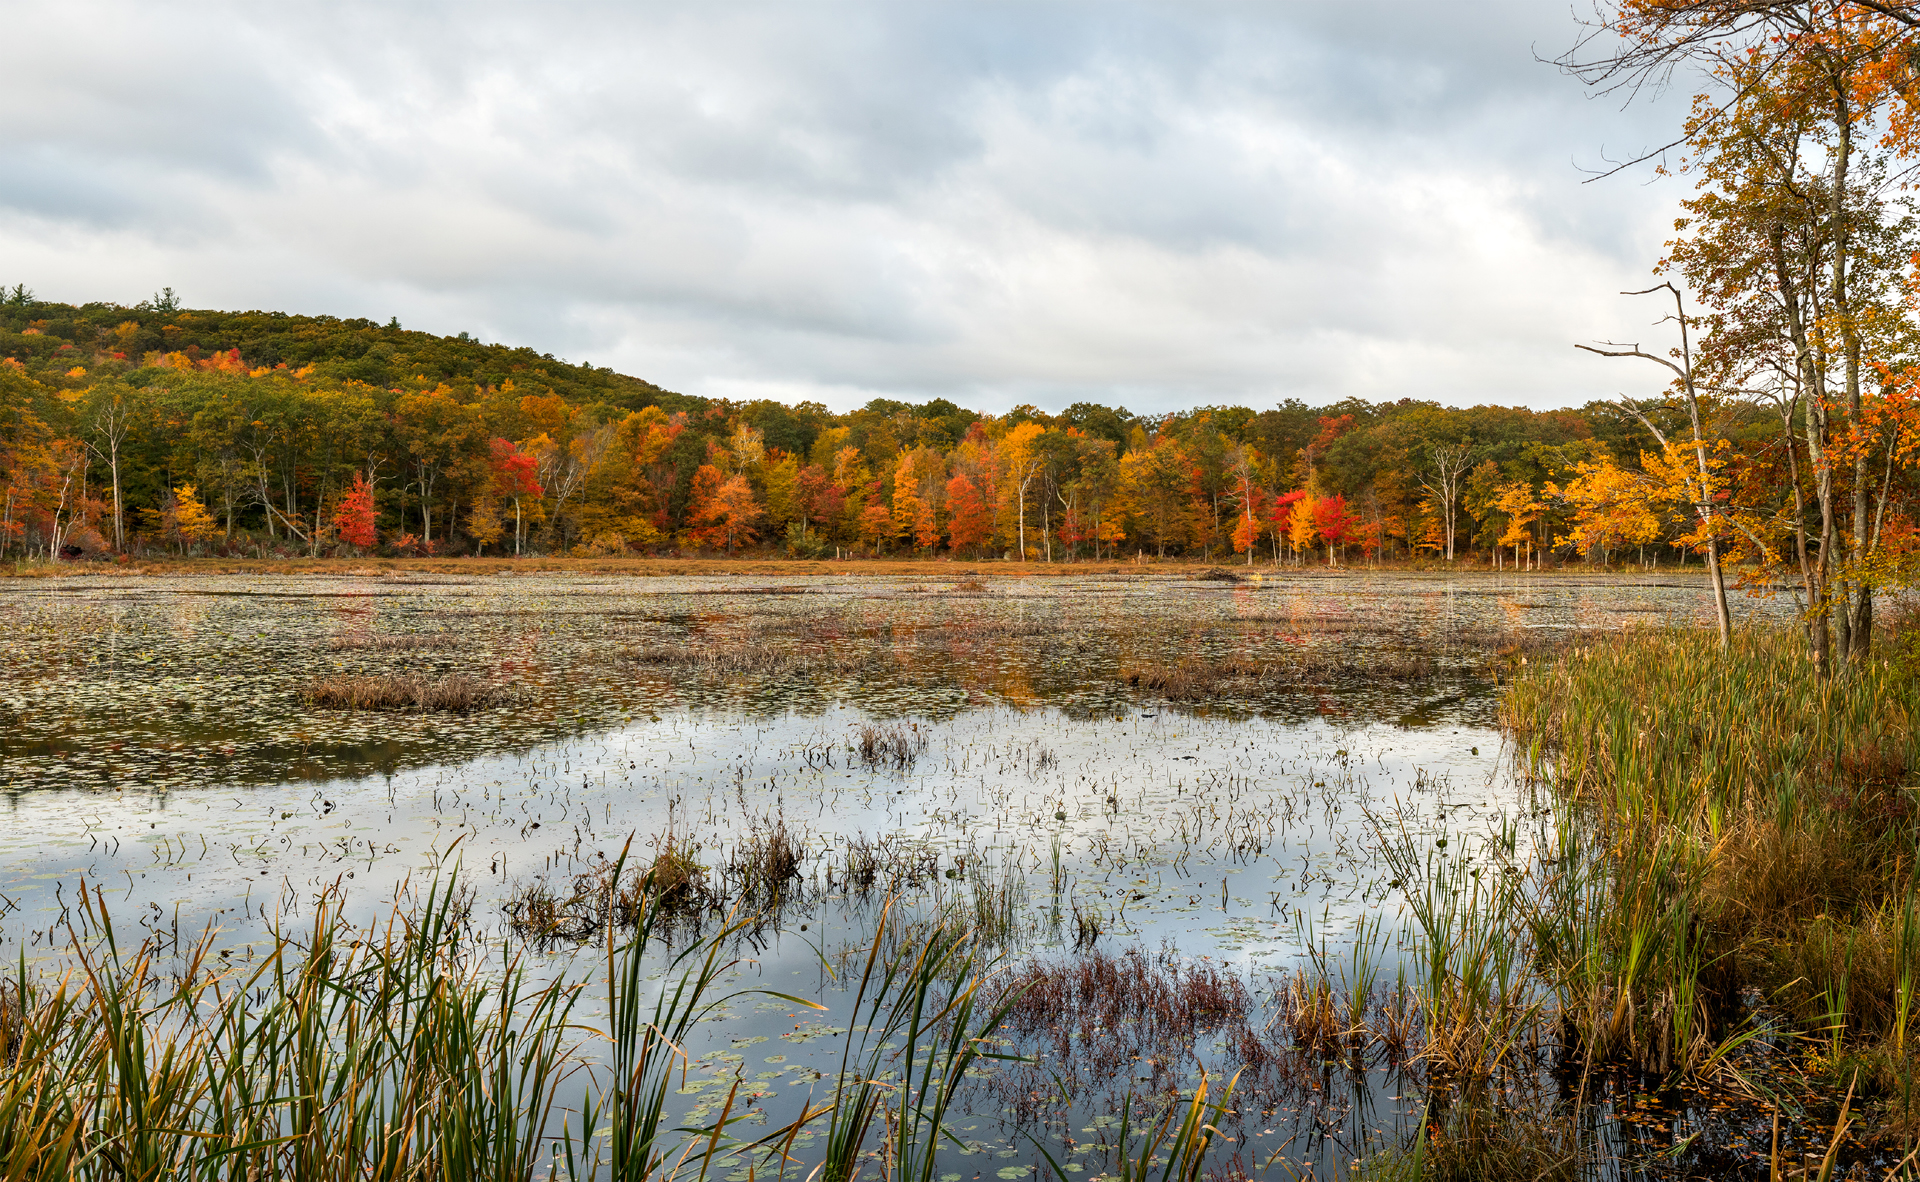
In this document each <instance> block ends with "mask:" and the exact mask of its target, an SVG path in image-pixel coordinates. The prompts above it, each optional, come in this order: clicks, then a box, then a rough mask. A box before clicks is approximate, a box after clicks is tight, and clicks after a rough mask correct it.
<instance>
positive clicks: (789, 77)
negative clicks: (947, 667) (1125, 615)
mask: <svg viewBox="0 0 1920 1182" xmlns="http://www.w3.org/2000/svg"><path fill="white" fill-rule="evenodd" d="M5 13H6V23H7V26H8V34H7V36H6V37H5V38H3V39H0V281H4V282H5V283H7V284H9V285H11V284H12V283H15V282H24V283H26V284H27V285H28V286H29V287H31V288H33V289H35V290H36V291H37V292H38V293H39V294H40V295H41V296H42V297H43V298H50V299H58V300H67V301H73V302H76V303H77V302H84V301H87V300H115V301H119V302H123V303H129V304H131V303H135V302H137V301H139V300H140V299H142V298H144V297H146V296H147V295H148V294H149V293H151V292H153V291H154V290H156V289H157V288H159V287H161V286H163V285H170V286H172V287H174V288H175V289H176V290H177V291H178V292H179V293H180V295H181V297H182V298H183V299H184V300H185V301H186V302H187V303H188V304H189V305H191V306H194V307H218V308H233V309H242V308H266V309H278V310H284V311H290V312H306V313H330V314H333V315H338V316H368V317H374V318H377V319H379V320H381V321H385V320H386V319H387V318H388V317H391V316H398V317H399V318H400V320H401V322H402V323H403V324H405V325H406V326H407V327H409V328H418V329H425V330H428V331H431V332H439V333H457V332H460V331H462V330H465V331H469V332H472V333H475V334H476V335H478V336H480V337H481V338H483V339H485V340H489V341H501V342H505V343H508V344H514V345H531V346H532V347H534V348H535V349H538V350H540V351H542V352H551V353H553V354H555V355H556V356H559V357H563V358H566V359H568V360H573V361H585V362H591V363H594V364H599V365H609V366H612V367H614V368H615V369H619V370H622V371H624V372H627V373H631V374H635V375H637V376H640V377H644V378H646V379H648V380H650V381H654V382H657V383H659V384H660V385H663V386H666V387H668V388H670V389H674V390H680V391H684V392H686V393H691V394H703V395H709V396H718V397H728V398H735V399H746V398H763V397H764V398H777V399H781V400H783V401H789V402H791V401H795V400H799V399H814V400H817V401H821V402H824V403H826V404H827V405H829V406H831V407H834V408H835V409H847V408H850V407H852V406H857V405H859V404H861V403H864V402H865V401H866V400H868V399H869V398H872V397H876V396H884V397H890V398H903V399H909V400H914V401H918V400H922V399H925V398H930V397H945V398H951V399H953V400H954V401H956V402H959V403H961V404H963V405H967V406H971V407H974V408H977V409H981V410H987V411H1001V410H1005V409H1007V408H1009V407H1011V406H1014V405H1017V404H1019V403H1023V402H1030V403H1034V404H1036V405H1038V406H1041V407H1043V408H1049V409H1056V410H1057V409H1060V408H1063V407H1065V406H1066V405H1067V404H1069V403H1072V402H1075V401H1080V400H1092V401H1100V402H1106V403H1109V404H1124V405H1126V406H1128V407H1129V408H1131V409H1133V410H1135V411H1152V410H1173V409H1180V408H1184V407H1190V406H1196V405H1204V404H1241V405H1249V406H1254V407H1265V406H1270V405H1272V404H1273V403H1274V402H1276V401H1278V400H1280V399H1283V398H1288V397H1297V398H1301V399H1304V400H1306V401H1308V402H1312V403H1322V402H1328V401H1333V400H1336V399H1340V398H1345V397H1349V396H1358V397H1361V398H1367V399H1371V400H1382V399H1394V398H1401V397H1419V398H1433V399H1438V400H1441V401H1444V402H1448V403H1454V404H1460V405H1466V404H1472V403H1477V402H1496V403H1502V404H1525V405H1532V406H1563V405H1570V404H1578V403H1581V402H1584V401H1586V400H1588V399H1591V398H1597V397H1608V396H1611V395H1612V394H1614V393H1616V392H1618V391H1620V390H1622V389H1636V388H1638V387H1636V386H1635V385H1634V384H1633V383H1639V385H1640V386H1641V387H1646V388H1648V389H1650V388H1651V387H1652V385H1653V384H1657V378H1658V375H1657V374H1654V373H1647V372H1641V371H1638V370H1636V369H1634V368H1632V367H1626V368H1622V366H1623V365H1624V363H1620V362H1607V361H1604V360H1600V359H1597V358H1593V357H1591V356H1588V355H1585V354H1578V353H1576V352H1575V351H1574V350H1573V348H1572V347H1571V346H1572V343H1573V342H1575V341H1585V340H1591V339H1594V338H1596V337H1601V336H1615V337H1626V338H1629V339H1632V338H1642V339H1649V340H1652V339H1657V334H1658V330H1657V329H1650V328H1649V327H1648V325H1649V324H1650V322H1651V321H1652V320H1653V319H1654V318H1655V315H1656V312H1657V310H1656V309H1653V308H1651V307H1650V306H1647V305H1645V304H1644V303H1642V304H1640V305H1635V304H1634V303H1633V302H1632V301H1629V300H1626V299H1623V298H1622V297H1620V296H1619V295H1617V294H1615V293H1617V292H1618V291H1620V290H1621V289H1623V288H1627V287H1636V288H1637V287H1645V286H1647V285H1648V284H1649V283H1650V282H1652V281H1653V280H1652V276H1651V271H1650V268H1651V267H1652V264H1653V263H1654V261H1655V260H1656V259H1657V258H1658V257H1659V254H1660V244H1661V242H1662V241H1663V239H1664V238H1665V237H1666V236H1667V231H1668V229H1669V228H1670V226H1671V222H1672V218H1673V216H1674V212H1675V208H1674V207H1675V203H1676V202H1677V201H1678V200H1679V199H1680V197H1681V196H1683V195H1684V192H1685V190H1684V188H1683V186H1684V185H1685V183H1686V182H1684V181H1676V180H1665V181H1656V180H1654V179H1653V178H1652V177H1651V176H1650V174H1648V173H1647V172H1646V171H1645V170H1641V171H1639V172H1635V173H1632V174H1629V175H1624V176H1620V177H1615V178H1613V179H1611V180H1607V181H1602V182H1598V183H1594V184H1584V185H1583V184H1582V183H1581V181H1582V180H1583V179H1584V178H1585V175H1586V174H1585V173H1583V172H1582V171H1581V169H1582V166H1592V165H1595V164H1598V163H1600V162H1601V161H1602V160H1604V159H1606V158H1608V157H1618V156H1623V155H1628V154H1631V153H1633V152H1635V151H1636V150H1639V149H1642V148H1644V147H1646V146H1649V145H1653V144H1658V143H1660V142H1664V140H1666V139H1667V138H1670V137H1671V135H1672V134H1673V132H1674V129H1675V128H1677V126H1678V123H1679V120H1680V118H1681V116H1682V114H1683V110H1684V106H1685V99H1686V95H1685V93H1684V89H1683V91H1682V92H1681V93H1676V94H1673V95H1670V96H1668V97H1666V98H1665V99H1662V100H1658V101H1652V102H1648V101H1644V100H1643V101H1642V102H1640V103H1637V104H1636V105H1635V106H1633V107H1631V108H1628V109H1625V110H1623V109H1621V107H1620V104H1619V103H1618V102H1617V101H1610V100H1605V99H1602V100H1598V101H1596V100H1594V99H1592V98H1590V97H1589V96H1588V95H1587V94H1586V93H1585V92H1584V91H1583V90H1582V88H1581V87H1580V86H1579V84H1578V83H1576V82H1574V81H1572V80H1570V79H1568V78H1566V77H1564V76H1562V75H1561V74H1560V73H1559V72H1558V71H1556V70H1555V69H1553V68H1552V67H1551V66H1547V65H1542V64H1540V63H1539V62H1538V61H1536V60H1535V55H1536V53H1537V54H1538V55H1539V56H1541V57H1548V58H1551V57H1553V56H1556V55H1557V54H1559V53H1560V52H1561V51H1562V50H1564V49H1566V48H1567V47H1568V46H1569V45H1570V44H1571V43H1572V41H1573V39H1574V37H1575V35H1576V33H1577V27H1576V25H1575V23H1574V20H1573V16H1572V14H1571V12H1570V11H1569V10H1568V9H1567V8H1566V7H1565V6H1564V5H1562V4H1560V3H1556V2H1555V0H1533V2H1530V3H1491V2H1485V3H1472V2H1453V3H1446V2H1440V0H1430V2H1425V3H1340V2H1326V3H1304V2H1302V3H1285V4H1281V3H1275V4H1252V3H1242V4H1233V5H1225V4H1222V5H1196V4H1194V3H1179V4H1166V5H1145V6H1133V5H1127V4H1122V3H1117V2H1114V0H1103V2H1101V3H1088V4H1083V5H1048V4H1039V3H1004V4H1000V3H966V4H936V3H918V2H908V0H876V2H874V3H867V4H854V3H848V4H828V3H813V2H794V0H783V2H781V3H769V4H765V5H756V4H744V3H727V2H721V0H716V2H710V3H709V2H703V3H675V4H661V5H642V4H623V5H619V6H613V7H593V6H588V5H584V4H558V3H547V4H523V5H518V6H513V7H497V8H492V7H484V6H480V5H476V4H470V3H462V4H457V5H454V4H448V5H427V4H416V5H394V4H381V5H378V6H366V7H359V8H355V7H342V6H339V5H334V4H327V5H309V6H304V7H302V6H295V5H291V4H273V5H260V4H248V5H243V6H234V7H226V8H222V7H216V6H213V5H156V4H142V5H138V6H102V7H88V6H86V5H83V4H60V5H46V4H34V5H28V4H9V5H7V7H6V9H5ZM1648 368H1649V369H1650V368H1651V367H1648Z"/></svg>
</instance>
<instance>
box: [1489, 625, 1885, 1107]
mask: <svg viewBox="0 0 1920 1182" xmlns="http://www.w3.org/2000/svg"><path fill="white" fill-rule="evenodd" d="M1899 643H1900V644H1901V645H1903V646H1904V645H1905V644H1906V643H1908V641H1907V640H1906V639H1905V638H1900V640H1899ZM1916 707H1920V676H1916V673H1915V668H1914V666H1913V664H1912V663H1910V662H1907V661H1905V660H1902V659H1873V660H1868V661H1862V662H1855V663H1854V664H1852V665H1850V666H1848V667H1847V668H1845V669H1844V670H1842V671H1840V672H1839V673H1837V674H1836V675H1834V676H1832V677H1822V676H1820V675H1819V674H1818V672H1817V671H1816V670H1815V669H1814V667H1813V666H1812V664H1811V662H1810V661H1809V660H1808V659H1807V657H1806V655H1805V647H1804V642H1803V640H1802V638H1800V637H1799V636H1798V635H1797V634H1795V633H1792V632H1790V631H1788V630H1785V629H1781V630H1754V631H1749V632H1746V633H1743V634H1741V635H1739V636H1737V637H1736V638H1735V641H1734V644H1733V645H1732V647H1731V648H1730V649H1728V650H1721V649H1720V648H1719V647H1718V645H1717V644H1716V643H1715V642H1714V640H1713V638H1712V637H1710V636H1706V635H1699V634H1694V633H1690V632H1683V631H1671V632H1645V633H1636V634H1631V635H1627V636H1623V637H1620V638H1618V639H1615V640H1611V641H1608V642H1605V643H1597V644H1592V645H1588V646H1584V647H1580V648H1576V649H1573V650H1571V651H1569V652H1567V653H1565V654H1563V655H1561V656H1560V657H1558V658H1557V659H1553V660H1550V661H1546V662H1541V663H1538V664H1534V665H1531V666H1527V667H1524V668H1522V669H1520V670H1519V671H1518V673H1517V676H1516V677H1515V678H1514V679H1513V681H1512V683H1511V684H1510V686H1509V687H1508V690H1507V693H1506V696H1505V698H1504V700H1503V702H1502V705H1501V720H1502V723H1503V724H1504V726H1505V727H1506V728H1507V729H1508V730H1509V731H1510V733H1511V734H1512V736H1513V739H1514V741H1515V743H1516V748H1517V753H1518V756H1519V762H1520V765H1521V768H1522V770H1523V771H1524V772H1526V773H1527V774H1529V775H1530V776H1532V777H1534V778H1535V779H1536V780H1538V781H1540V782H1543V783H1545V784H1548V785H1550V786H1551V788H1552V789H1553V790H1554V791H1555V793H1556V794H1557V795H1558V796H1559V797H1560V799H1561V801H1562V802H1563V803H1562V805H1561V806H1560V807H1559V809H1558V810H1557V816H1556V818H1555V820H1556V824H1555V826H1554V832H1553V834H1552V836H1551V838H1550V839H1549V842H1548V847H1547V849H1546V850H1545V851H1544V852H1545V853H1546V855H1547V856H1546V857H1543V858H1541V859H1540V860H1539V861H1538V863H1537V864H1536V865H1534V866H1532V867H1530V868H1529V869H1530V872H1529V873H1528V874H1526V875H1525V876H1524V882H1523V888H1524V889H1522V890H1521V891H1520V893H1519V895H1518V896H1517V902H1518V904H1519V907H1520V911H1521V913H1522V914H1523V916H1524V919H1525V932H1524V937H1525V940H1526V942H1527V943H1528V945H1529V946H1530V948H1531V949H1532V952H1533V955H1534V958H1535V963H1536V966H1537V969H1538V972H1539V975H1540V977H1541V979H1542V981H1543V983H1544V984H1545V985H1546V986H1547V987H1548V988H1550V989H1551V991H1552V992H1553V995H1554V998H1555V1002H1556V1005H1557V1007H1558V1010H1559V1013H1560V1014H1561V1016H1562V1017H1564V1019H1565V1021H1566V1023H1567V1025H1568V1027H1569V1028H1570V1029H1571V1030H1572V1032H1573V1035H1574V1040H1575V1042H1576V1043H1577V1044H1578V1049H1579V1050H1580V1051H1581V1052H1582V1053H1583V1055H1584V1056H1585V1058H1586V1059H1587V1060H1588V1062H1590V1063H1601V1062H1625V1063H1630V1064H1632V1065H1634V1066H1636V1067H1640V1068H1642V1069H1646V1070H1651V1071H1656V1072H1661V1073H1676V1072H1678V1073H1688V1074H1711V1073H1714V1072H1718V1071H1719V1070H1721V1069H1722V1068H1723V1067H1724V1066H1725V1065H1726V1064H1727V1063H1728V1061H1729V1056H1730V1055H1731V1053H1732V1052H1733V1051H1734V1050H1736V1049H1737V1048H1738V1047H1739V1046H1740V1045H1742V1044H1743V1043H1744V1042H1745V1041H1746V1040H1748V1039H1750V1038H1753V1037H1756V1036H1757V1035H1758V1034H1759V1033H1760V1031H1759V1029H1758V1028H1757V1027H1756V1026H1754V1025H1753V1024H1751V1023H1750V1022H1749V1021H1748V1018H1749V1017H1750V1016H1749V1015H1747V1014H1746V1013H1745V1005H1744V1002H1743V1000H1742V997H1743V994H1745V993H1746V992H1747V991H1749V990H1752V989H1758V990H1759V992H1760V994H1761V996H1762V997H1763V998H1765V999H1766V1004H1767V1006H1768V1007H1769V1009H1770V1010H1771V1011H1774V1012H1775V1013H1777V1014H1778V1015H1779V1016H1780V1017H1782V1018H1783V1019H1784V1020H1785V1021H1786V1022H1787V1023H1788V1024H1789V1026H1790V1028H1791V1029H1792V1030H1794V1031H1796V1032H1797V1033H1798V1034H1799V1036H1800V1037H1801V1038H1802V1040H1803V1042H1802V1050H1803V1051H1804V1053H1805V1055H1806V1056H1807V1058H1808V1061H1809V1062H1810V1064H1812V1065H1813V1066H1815V1067H1817V1068H1821V1067H1823V1068H1827V1069H1829V1070H1830V1071H1831V1072H1832V1073H1833V1075H1834V1077H1835V1078H1836V1079H1838V1078H1844V1074H1845V1071H1851V1070H1852V1069H1853V1068H1857V1067H1861V1066H1864V1067H1866V1068H1867V1071H1866V1073H1865V1074H1863V1075H1862V1077H1861V1078H1862V1091H1863V1093H1864V1092H1867V1091H1868V1090H1869V1087H1870V1085H1871V1086H1872V1087H1873V1088H1875V1089H1877V1090H1878V1091H1879V1092H1880V1093H1881V1094H1883V1095H1884V1094H1886V1093H1888V1092H1890V1091H1893V1090H1903V1091H1907V1090H1910V1084H1906V1083H1905V1082H1904V1081H1907V1080H1910V1079H1911V1077H1912V1068H1913V1059H1912V1048H1911V1046H1910V1043H1909V1039H1908V1030H1909V1022H1910V1015H1911V1010H1912V1002H1911V996H1912V989H1913V984H1914V973H1913V969H1912V964H1913V957H1914V954H1915V951H1916V943H1917V941H1916V936H1917V935H1920V933H1916V931H1915V923H1914V920H1913V915H1914V887H1915V884H1914V881H1913V876H1914V870H1915V859H1914V854H1915V849H1916V844H1915V837H1916V832H1920V830H1917V829H1916V823H1917V822H1920V812H1917V810H1916V809H1915V807H1914V800H1913V793H1912V791H1911V790H1910V789H1909V787H1908V783H1909V781H1910V780H1911V778H1912V773H1913V771H1914V770H1916V756H1917V755H1920V735H1916V732H1915V725H1914V724H1915V720H1916ZM1843 1068H1844V1071H1843ZM1909 1099H1910V1097H1909Z"/></svg>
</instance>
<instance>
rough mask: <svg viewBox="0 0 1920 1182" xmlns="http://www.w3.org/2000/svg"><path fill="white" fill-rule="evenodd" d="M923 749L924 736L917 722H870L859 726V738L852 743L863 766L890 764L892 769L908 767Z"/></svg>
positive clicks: (925, 741)
mask: <svg viewBox="0 0 1920 1182" xmlns="http://www.w3.org/2000/svg"><path fill="white" fill-rule="evenodd" d="M926 749H927V736H926V735H924V734H922V733H920V728H919V727H918V726H917V725H910V726H907V727H902V726H899V725H897V724H896V725H893V726H874V725H873V724H871V723H866V724H863V725H862V726H861V727H860V741H859V743H858V744H857V745H856V746H855V747H854V751H855V752H856V753H857V754H858V755H859V756H860V762H861V763H862V764H864V765H865V766H867V767H870V768H883V767H890V768H892V769H894V770H895V771H905V770H907V769H908V768H910V767H912V766H913V761H914V760H916V759H918V758H920V753H921V752H923V751H925V750H926Z"/></svg>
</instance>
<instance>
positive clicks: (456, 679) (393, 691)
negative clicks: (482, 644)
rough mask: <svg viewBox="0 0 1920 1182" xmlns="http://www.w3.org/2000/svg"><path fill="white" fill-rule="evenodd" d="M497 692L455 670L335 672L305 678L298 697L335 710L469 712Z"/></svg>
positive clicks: (492, 699)
mask: <svg viewBox="0 0 1920 1182" xmlns="http://www.w3.org/2000/svg"><path fill="white" fill-rule="evenodd" d="M500 696H501V695H500V691H499V690H498V689H496V688H495V687H494V686H491V685H488V684H487V683H486V682H484V681H481V680H480V679H479V678H477V677H470V676H467V675H466V674H464V673H455V674H451V675H449V676H446V677H439V678H429V677H422V676H420V675H418V674H386V675H378V674H348V673H343V674H336V675H334V676H331V677H319V678H315V679H314V680H312V681H309V682H308V683H307V684H306V685H304V686H302V687H301V689H300V700H301V701H302V702H305V703H306V704H307V705H309V706H321V707H326V708H330V709H336V710H432V711H439V712H442V713H446V714H471V713H472V712H473V711H475V710H484V709H486V708H487V707H489V706H491V705H493V704H495V703H496V702H497V701H499V700H500Z"/></svg>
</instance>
